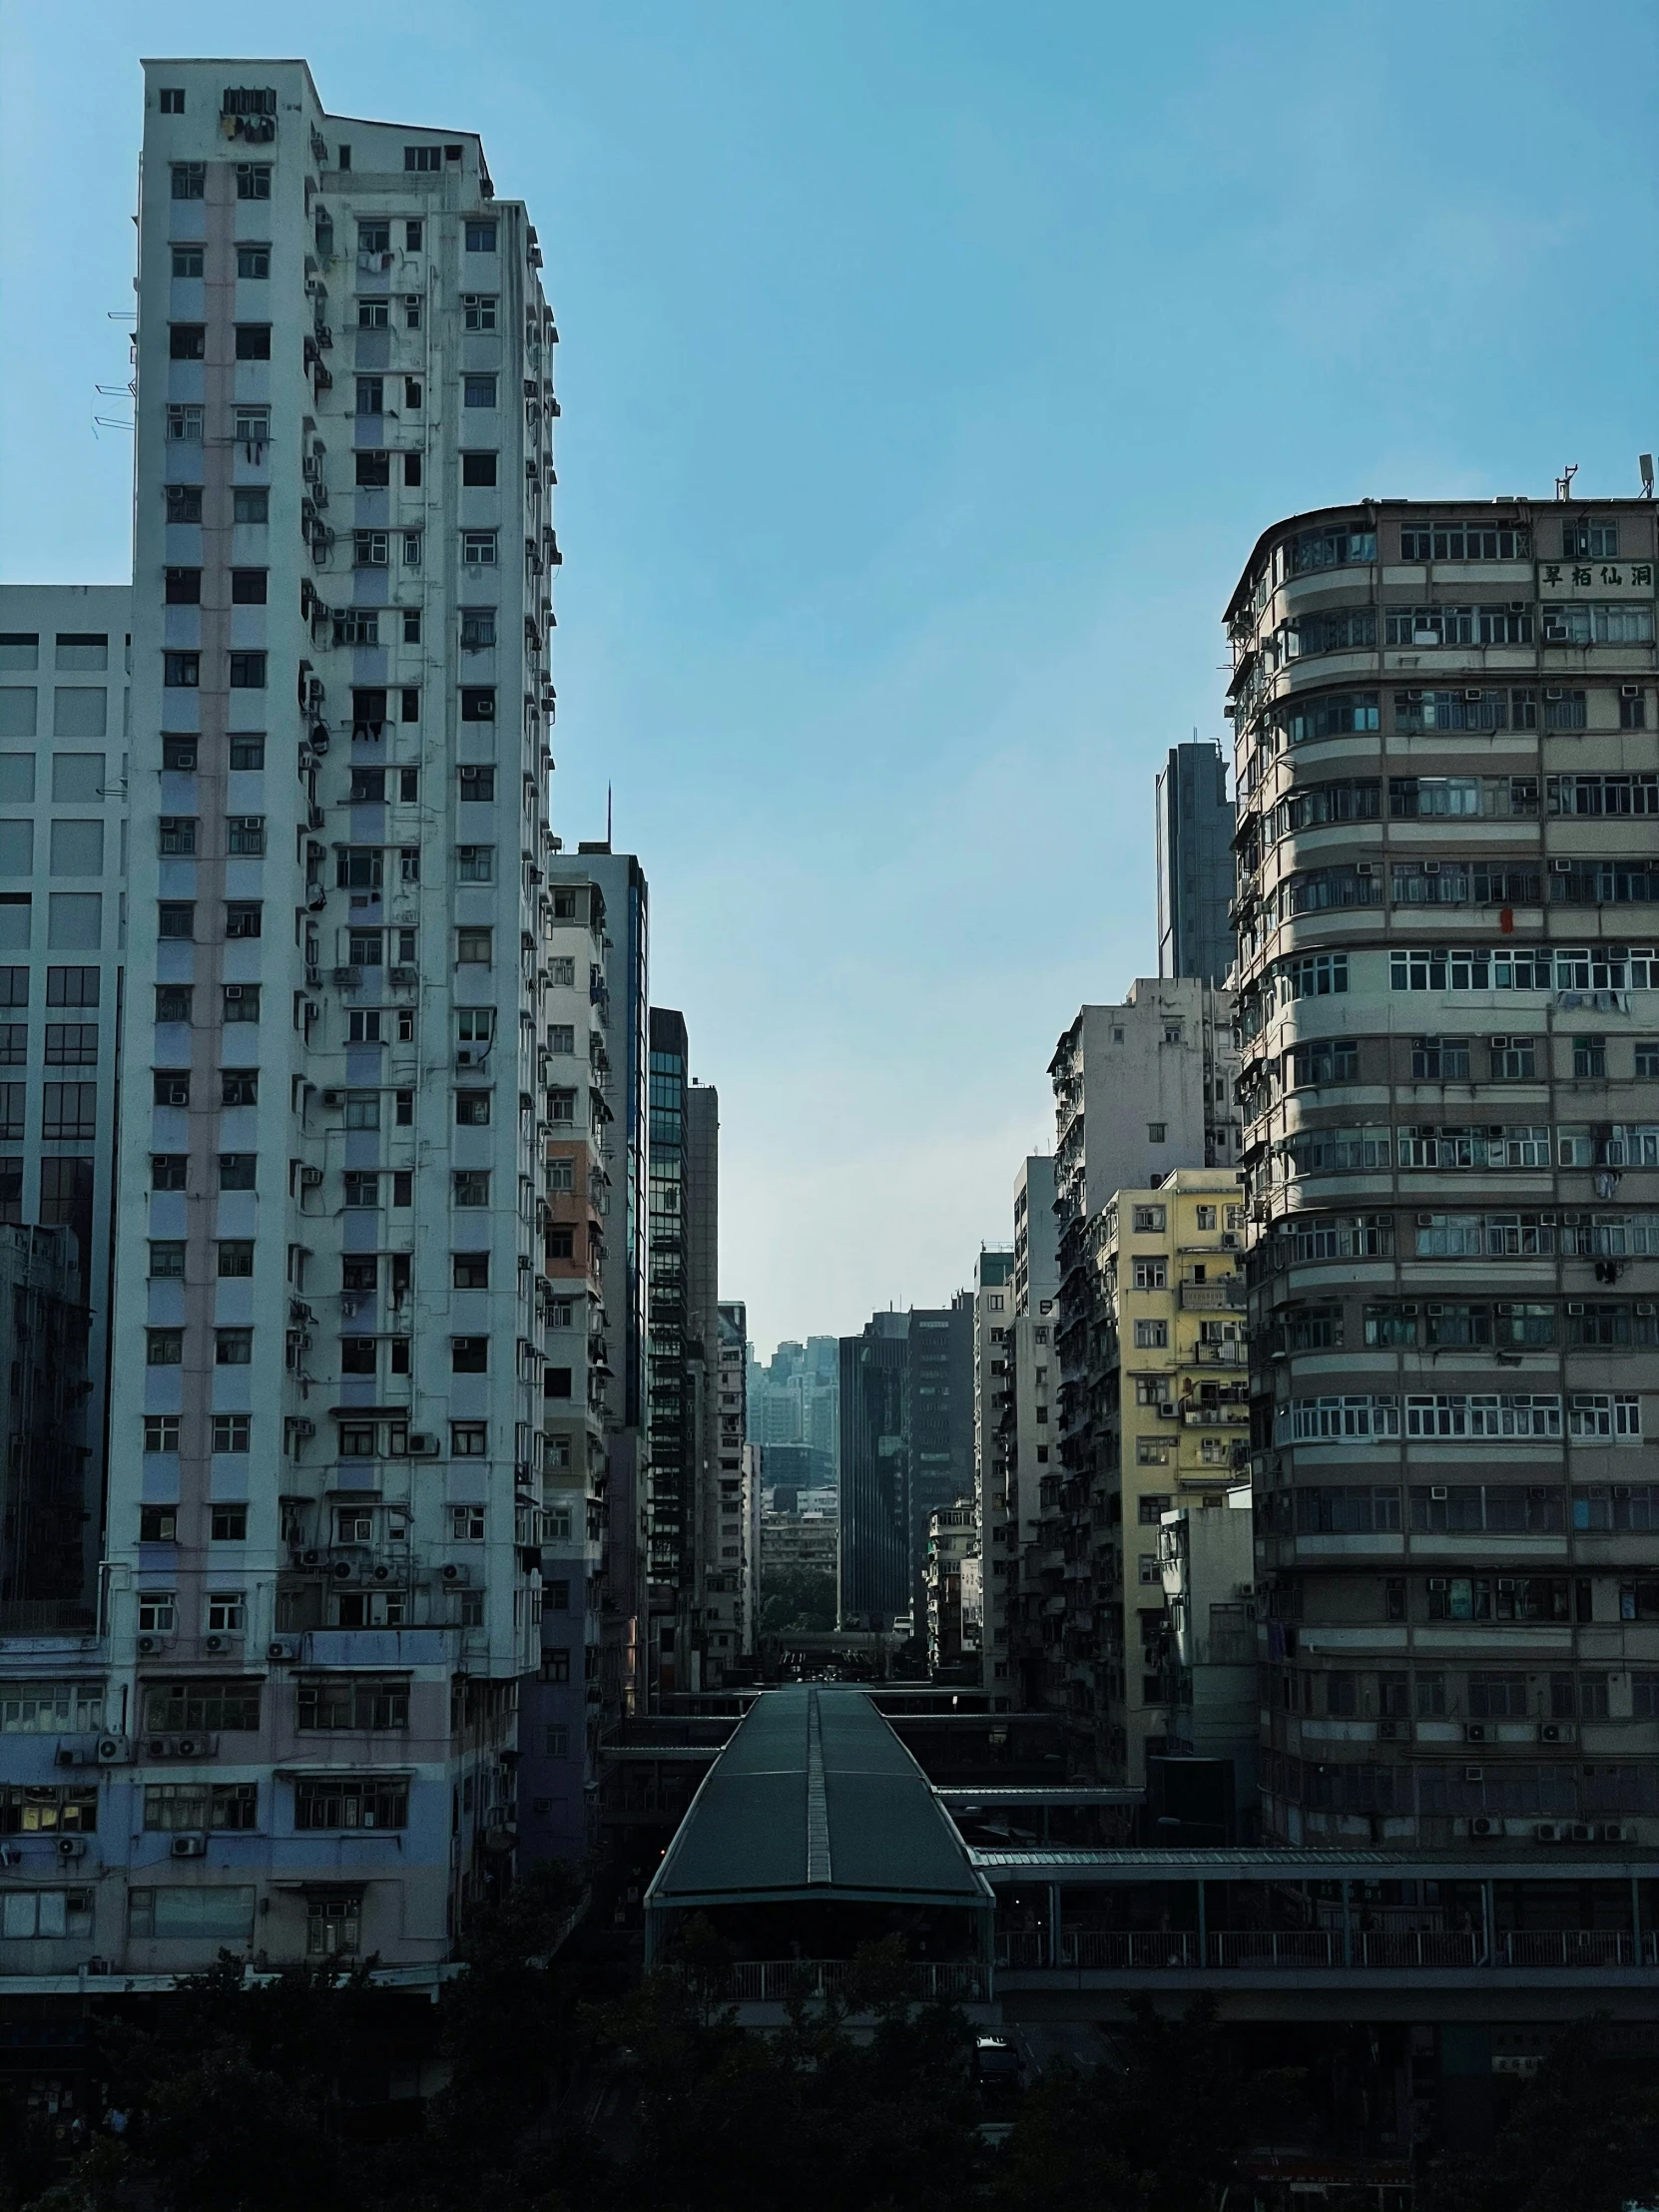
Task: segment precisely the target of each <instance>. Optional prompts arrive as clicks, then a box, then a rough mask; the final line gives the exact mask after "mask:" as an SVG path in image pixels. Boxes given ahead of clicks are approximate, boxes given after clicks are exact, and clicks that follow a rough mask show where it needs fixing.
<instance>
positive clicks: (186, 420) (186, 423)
mask: <svg viewBox="0 0 1659 2212" xmlns="http://www.w3.org/2000/svg"><path fill="white" fill-rule="evenodd" d="M187 258H188V257H187ZM180 259H181V257H180V254H179V251H178V249H177V248H175V249H174V253H173V274H174V276H175V277H177V276H178V275H179V273H180V272H179V261H180ZM195 261H196V274H197V275H198V276H199V277H200V276H201V274H202V254H201V249H200V248H198V249H196V251H195ZM202 425H203V411H202V409H201V408H200V407H196V406H182V407H169V408H168V410H167V434H168V437H169V438H170V439H189V440H190V441H191V442H192V443H194V444H197V445H200V444H201V442H202ZM176 488H177V487H175V486H173V485H169V487H168V489H169V490H170V491H171V490H174V489H176Z"/></svg>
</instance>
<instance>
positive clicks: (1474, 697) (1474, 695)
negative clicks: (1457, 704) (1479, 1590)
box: [1463, 691, 1486, 705]
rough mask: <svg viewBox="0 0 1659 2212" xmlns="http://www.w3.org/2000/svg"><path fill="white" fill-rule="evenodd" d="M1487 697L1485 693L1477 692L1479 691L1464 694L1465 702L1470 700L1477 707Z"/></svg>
mask: <svg viewBox="0 0 1659 2212" xmlns="http://www.w3.org/2000/svg"><path fill="white" fill-rule="evenodd" d="M1485 696H1486V695H1485V693H1484V692H1477V691H1466V692H1464V694H1463V697H1464V699H1465V700H1469V701H1472V702H1473V703H1474V704H1475V705H1478V704H1479V702H1480V701H1481V700H1482V699H1484V697H1485Z"/></svg>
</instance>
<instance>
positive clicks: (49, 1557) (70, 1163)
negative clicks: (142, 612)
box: [0, 584, 131, 1665]
mask: <svg viewBox="0 0 1659 2212" xmlns="http://www.w3.org/2000/svg"><path fill="white" fill-rule="evenodd" d="M130 599H131V594H130V593H129V592H128V590H127V589H126V587H125V586H124V585H115V584H108V585H102V584H50V585H48V584H38V585H35V584H4V585H0V1223H5V1224H11V1225H35V1226H40V1227H46V1228H51V1227H56V1226H60V1225H61V1226H64V1227H67V1228H69V1229H71V1230H73V1231H74V1233H75V1239H76V1245H77V1256H78V1260H79V1266H80V1274H81V1297H82V1298H83V1299H84V1300H85V1302H86V1306H87V1310H88V1341H87V1372H86V1382H87V1383H88V1384H89V1385H90V1387H89V1389H88V1392H87V1396H86V1403H85V1407H84V1419H83V1421H82V1423H81V1427H82V1432H83V1433H84V1437H85V1448H86V1452H87V1456H86V1458H85V1460H84V1462H83V1464H82V1468H81V1476H80V1481H79V1484H78V1485H76V1486H75V1491H74V1494H71V1493H70V1492H69V1491H67V1490H66V1491H65V1492H64V1493H63V1494H62V1495H61V1497H60V1498H59V1500H58V1501H57V1509H55V1510H53V1511H52V1512H51V1515H50V1525H43V1524H42V1521H41V1518H40V1514H39V1510H38V1506H37V1505H29V1506H27V1507H25V1506H24V1503H23V1500H22V1499H21V1498H11V1497H8V1501H7V1510H6V1516H5V1520H6V1527H7V1530H8V1531H9V1533H8V1534H6V1535H5V1536H4V1537H0V1636H10V1635H27V1636H33V1637H40V1636H47V1637H51V1636H53V1635H55V1634H57V1633H59V1632H71V1647H70V1648H72V1649H75V1648H78V1644H79V1632H80V1631H84V1630H90V1629H92V1628H94V1627H95V1625H96V1606H97V1590H96V1579H97V1570H98V1545H99V1533H100V1523H101V1508H102V1499H103V1480H104V1422H105V1415H106V1411H107V1406H106V1392H107V1387H108V1375H109V1346H110V1271H111V1262H112V1256H113V1254H112V1214H113V1208H114V1175H115V1130H116V1049H117V1040H118V1036H119V1029H120V1018H121V997H122V966H123V962H124V959H125V938H124V934H123V931H124V925H125V919H126V917H125V910H124V906H123V899H122V886H123V870H124V867H125V863H126V856H127V852H126V840H127V746H128V738H127V717H128V698H129V692H128V680H129V657H130V640H129V636H128V631H129V627H130V614H129V604H130ZM20 1510H21V1511H23V1512H24V1513H25V1515H26V1520H27V1525H26V1527H25V1526H24V1525H22V1524H20V1521H19V1512H20ZM36 1656H37V1659H40V1663H42V1664H47V1665H50V1664H51V1663H52V1661H51V1658H50V1656H49V1655H48V1656H47V1657H45V1658H44V1659H41V1658H40V1655H39V1654H37V1655H36Z"/></svg>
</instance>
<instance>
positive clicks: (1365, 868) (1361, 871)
mask: <svg viewBox="0 0 1659 2212" xmlns="http://www.w3.org/2000/svg"><path fill="white" fill-rule="evenodd" d="M1354 872H1355V874H1356V875H1375V874H1376V873H1377V866H1376V863H1375V861H1372V860H1356V861H1355V863H1354Z"/></svg>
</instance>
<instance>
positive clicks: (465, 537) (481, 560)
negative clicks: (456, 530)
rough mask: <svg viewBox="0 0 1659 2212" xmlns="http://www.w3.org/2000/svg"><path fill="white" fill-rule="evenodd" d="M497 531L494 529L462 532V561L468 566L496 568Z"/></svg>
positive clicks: (463, 564) (464, 565)
mask: <svg viewBox="0 0 1659 2212" xmlns="http://www.w3.org/2000/svg"><path fill="white" fill-rule="evenodd" d="M495 545H496V533H495V532H494V531H493V530H463V531H462V532H461V563H462V566H463V567H466V568H494V567H495V565H496V558H495Z"/></svg>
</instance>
